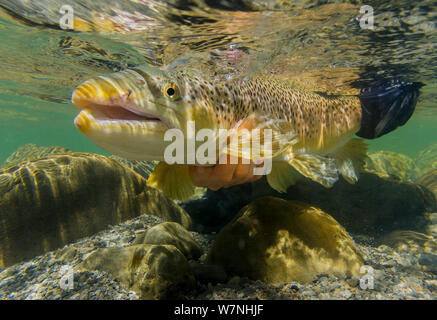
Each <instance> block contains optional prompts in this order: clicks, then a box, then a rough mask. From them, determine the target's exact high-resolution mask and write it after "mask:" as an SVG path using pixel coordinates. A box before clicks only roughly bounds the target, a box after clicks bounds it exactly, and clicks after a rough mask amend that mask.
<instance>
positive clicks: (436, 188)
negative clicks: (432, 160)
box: [416, 169, 437, 199]
mask: <svg viewBox="0 0 437 320" xmlns="http://www.w3.org/2000/svg"><path fill="white" fill-rule="evenodd" d="M416 184H420V185H421V186H424V187H425V188H427V189H428V190H430V191H432V193H434V196H435V197H436V199H437V169H434V170H431V171H428V172H427V173H425V174H424V175H423V176H421V177H420V178H419V179H417V180H416Z"/></svg>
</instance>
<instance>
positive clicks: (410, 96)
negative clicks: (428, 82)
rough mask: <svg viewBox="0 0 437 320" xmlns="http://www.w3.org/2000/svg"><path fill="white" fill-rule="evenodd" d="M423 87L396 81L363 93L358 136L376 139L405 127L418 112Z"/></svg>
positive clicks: (373, 87) (360, 97) (389, 81)
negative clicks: (417, 104) (420, 92)
mask: <svg viewBox="0 0 437 320" xmlns="http://www.w3.org/2000/svg"><path fill="white" fill-rule="evenodd" d="M422 86H423V84H422V83H420V82H406V81H402V80H400V79H392V80H388V81H384V82H380V83H379V84H377V85H375V86H372V87H370V88H368V89H365V90H361V93H360V94H359V95H358V97H359V99H360V101H361V108H362V117H361V128H360V130H359V131H358V132H357V133H356V135H357V136H359V137H361V138H366V139H374V138H377V137H380V136H382V135H384V134H387V133H389V132H391V131H393V130H394V129H396V128H397V127H399V126H402V125H404V124H405V123H406V122H407V121H408V119H410V117H411V115H412V114H413V112H414V109H415V107H416V103H417V98H418V97H419V89H420V88H421V87H422Z"/></svg>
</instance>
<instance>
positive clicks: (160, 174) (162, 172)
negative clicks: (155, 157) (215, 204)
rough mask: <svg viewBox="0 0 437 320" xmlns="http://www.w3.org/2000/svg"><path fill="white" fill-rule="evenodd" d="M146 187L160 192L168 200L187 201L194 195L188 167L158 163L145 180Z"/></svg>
mask: <svg viewBox="0 0 437 320" xmlns="http://www.w3.org/2000/svg"><path fill="white" fill-rule="evenodd" d="M147 185H148V186H150V187H153V188H157V189H160V190H162V191H163V192H164V193H165V194H166V195H167V196H168V197H169V198H170V199H173V200H182V201H184V200H188V199H190V198H191V197H192V196H193V195H194V194H195V188H196V186H195V185H194V183H193V181H192V180H191V177H190V173H189V169H188V165H184V164H172V165H170V164H167V163H165V162H163V161H161V162H160V163H158V165H157V166H156V167H155V169H154V170H153V172H152V173H151V174H150V176H149V178H148V179H147Z"/></svg>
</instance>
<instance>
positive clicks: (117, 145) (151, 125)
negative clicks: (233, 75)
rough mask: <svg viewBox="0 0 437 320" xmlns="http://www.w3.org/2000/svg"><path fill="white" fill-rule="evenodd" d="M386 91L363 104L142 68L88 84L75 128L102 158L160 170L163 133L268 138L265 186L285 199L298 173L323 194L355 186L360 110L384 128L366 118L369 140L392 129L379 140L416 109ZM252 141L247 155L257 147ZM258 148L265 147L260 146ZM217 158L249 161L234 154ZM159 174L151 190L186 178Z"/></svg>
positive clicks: (257, 81)
mask: <svg viewBox="0 0 437 320" xmlns="http://www.w3.org/2000/svg"><path fill="white" fill-rule="evenodd" d="M389 86H391V87H389V90H388V91H385V92H384V93H383V94H382V95H381V91H380V90H381V89H378V90H377V91H376V95H373V93H372V94H366V95H365V99H364V98H363V96H350V95H344V96H342V95H326V94H322V93H317V92H313V91H308V90H303V89H300V88H297V87H296V86H292V85H290V84H289V83H287V82H285V81H279V80H277V79H275V78H272V77H256V78H253V79H236V80H226V81H219V80H209V79H203V78H201V77H196V76H195V77H191V76H187V75H186V74H183V73H172V72H167V71H163V70H161V69H158V68H155V67H151V66H141V67H137V68H133V69H130V70H125V71H122V72H118V73H114V74H110V75H107V76H100V77H97V78H94V79H91V80H88V81H86V82H85V83H83V84H82V85H80V86H79V87H78V88H77V89H76V90H75V92H74V93H73V98H72V101H73V103H74V104H75V105H76V107H78V108H79V109H81V110H82V112H81V113H80V114H79V115H78V117H77V118H76V120H75V124H76V126H77V127H78V128H79V129H80V130H81V131H82V132H83V133H84V134H85V135H87V136H88V137H89V138H90V139H91V140H92V141H94V142H95V143H96V144H98V145H99V146H101V147H103V148H104V149H106V150H108V151H110V152H112V153H115V154H117V155H120V156H124V157H127V158H131V159H139V160H159V161H163V160H164V158H163V155H164V152H165V148H166V147H167V146H168V144H169V143H166V142H165V141H164V140H165V139H164V135H165V131H166V130H168V129H171V128H176V129H180V130H181V131H182V132H183V133H184V137H187V133H188V123H189V122H194V123H195V126H196V128H195V129H196V132H198V131H199V130H201V129H211V130H212V131H214V132H215V138H217V139H218V138H219V135H220V133H219V132H220V129H228V130H230V132H231V133H230V134H229V135H228V138H230V137H231V136H232V135H238V134H239V133H240V132H241V129H243V128H244V129H249V130H251V129H260V130H262V129H271V130H272V132H273V134H272V136H273V141H272V145H271V147H272V149H273V153H272V155H271V157H273V160H274V162H277V163H280V164H277V165H274V166H273V169H272V172H271V173H270V174H269V175H268V176H267V180H268V181H269V183H270V185H271V186H272V187H273V188H275V189H276V190H278V191H285V190H286V188H287V187H288V186H289V185H290V184H292V183H294V182H295V180H296V179H295V178H294V177H295V176H296V173H300V174H302V175H304V176H306V177H308V178H310V179H313V180H314V181H317V182H319V183H321V184H323V185H324V186H326V187H330V186H332V185H333V183H335V181H337V180H338V177H339V175H342V176H343V177H344V178H345V179H346V180H348V181H349V182H351V183H353V182H355V181H356V180H357V179H358V171H359V170H360V168H361V167H362V165H363V164H364V158H365V156H366V145H365V143H364V142H362V140H360V139H351V138H352V136H353V135H354V134H355V133H357V132H358V131H359V130H360V128H361V127H363V119H364V118H363V110H365V111H366V112H367V113H368V112H369V110H370V112H372V109H374V108H375V106H377V108H378V111H379V113H378V115H379V116H380V117H381V118H382V120H383V121H382V122H381V121H380V122H378V121H377V120H378V119H375V116H374V117H370V116H368V115H367V116H366V117H367V118H369V119H372V122H371V123H370V121H369V123H370V125H369V126H368V127H366V135H367V134H368V132H371V130H373V129H375V128H377V129H378V126H379V127H381V126H383V125H384V124H385V123H390V128H389V129H390V130H385V131H380V132H384V134H385V133H387V132H388V131H391V130H393V129H394V128H395V127H396V125H394V124H396V121H397V119H396V117H398V118H399V119H402V121H403V123H405V121H404V120H405V113H404V116H403V117H402V116H399V113H394V114H395V117H394V118H393V119H392V118H389V119H388V120H393V121H391V122H390V121H387V119H384V117H385V118H387V117H390V116H391V114H393V113H390V112H391V111H390V112H389V111H387V110H392V109H393V107H392V106H395V107H396V108H395V109H401V110H402V108H404V109H407V111H408V112H409V114H408V117H409V116H411V113H412V111H411V110H414V106H415V103H416V100H417V95H418V91H417V87H416V86H414V85H411V84H409V83H403V84H399V83H395V84H394V85H392V84H389ZM384 88H385V89H386V88H387V86H386V87H384ZM381 96H382V97H383V99H381ZM363 101H364V103H363ZM89 109H91V110H92V112H88V111H87V110H89ZM402 112H403V111H402ZM402 112H401V113H402ZM93 114H94V115H96V116H93ZM381 123H382V124H381ZM403 123H401V124H403ZM364 124H367V123H364ZM380 129H381V128H379V129H378V130H380ZM375 130H376V129H375ZM248 139H249V140H250V142H252V146H253V142H254V139H255V138H254V137H253V136H249V138H248ZM259 142H261V145H263V143H264V142H265V141H264V140H263V137H261V138H260V140H259ZM199 144H200V143H199ZM218 151H219V152H224V153H226V152H227V153H228V154H232V155H236V156H239V157H243V158H244V157H247V158H251V155H250V154H249V155H247V154H243V153H240V152H239V150H237V151H235V152H234V151H232V150H231V151H229V150H227V151H223V150H222V149H220V148H218ZM264 156H265V154H264ZM271 157H270V158H271ZM267 158H268V157H266V156H265V157H264V159H267ZM252 160H253V158H252ZM261 160H262V159H261ZM281 162H282V164H281ZM284 163H285V164H287V165H284ZM163 166H164V164H162V165H161V166H160V165H158V166H157V169H155V171H156V172H160V174H159V175H162V176H161V177H157V176H158V173H156V174H155V175H154V174H153V173H152V175H151V176H150V177H149V181H150V182H151V183H152V182H153V183H155V185H156V186H157V187H161V188H163V186H164V185H165V184H166V182H165V179H164V177H166V176H169V175H168V174H167V173H168V172H170V171H169V170H171V172H172V173H171V175H174V176H177V175H178V174H179V175H180V176H181V177H182V176H183V177H184V179H189V176H188V174H187V169H186V167H184V166H181V167H180V172H179V171H178V170H179V169H178V170H175V168H166V169H163ZM169 167H170V166H169ZM178 172H179V173H178ZM284 177H286V178H284ZM181 180H182V178H181V179H180V180H178V181H181ZM157 181H159V182H157ZM153 183H152V184H153ZM186 185H187V186H188V185H189V183H187V184H186ZM189 188H191V189H192V186H190V187H189ZM191 189H190V190H191ZM190 192H191V191H189V192H188V191H187V192H185V193H184V194H186V195H187V194H189V193H190ZM175 193H176V194H177V192H175ZM176 197H177V195H176Z"/></svg>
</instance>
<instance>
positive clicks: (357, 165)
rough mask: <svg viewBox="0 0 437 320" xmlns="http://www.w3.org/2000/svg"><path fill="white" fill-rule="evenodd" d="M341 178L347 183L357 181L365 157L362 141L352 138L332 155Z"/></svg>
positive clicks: (365, 149) (365, 147)
mask: <svg viewBox="0 0 437 320" xmlns="http://www.w3.org/2000/svg"><path fill="white" fill-rule="evenodd" d="M333 156H334V157H335V158H336V160H337V167H338V170H339V171H340V173H341V175H342V176H343V178H344V179H345V180H346V181H347V182H349V183H355V182H357V181H358V178H359V172H360V171H361V170H362V169H363V167H364V161H365V159H366V157H367V144H366V143H365V142H364V140H363V139H358V138H353V139H351V140H349V141H348V142H347V143H346V144H345V145H344V146H343V147H342V148H340V149H339V150H338V151H337V152H335V153H334V154H333Z"/></svg>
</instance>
